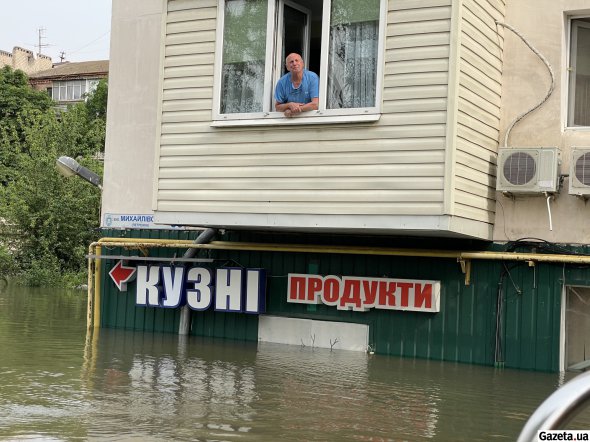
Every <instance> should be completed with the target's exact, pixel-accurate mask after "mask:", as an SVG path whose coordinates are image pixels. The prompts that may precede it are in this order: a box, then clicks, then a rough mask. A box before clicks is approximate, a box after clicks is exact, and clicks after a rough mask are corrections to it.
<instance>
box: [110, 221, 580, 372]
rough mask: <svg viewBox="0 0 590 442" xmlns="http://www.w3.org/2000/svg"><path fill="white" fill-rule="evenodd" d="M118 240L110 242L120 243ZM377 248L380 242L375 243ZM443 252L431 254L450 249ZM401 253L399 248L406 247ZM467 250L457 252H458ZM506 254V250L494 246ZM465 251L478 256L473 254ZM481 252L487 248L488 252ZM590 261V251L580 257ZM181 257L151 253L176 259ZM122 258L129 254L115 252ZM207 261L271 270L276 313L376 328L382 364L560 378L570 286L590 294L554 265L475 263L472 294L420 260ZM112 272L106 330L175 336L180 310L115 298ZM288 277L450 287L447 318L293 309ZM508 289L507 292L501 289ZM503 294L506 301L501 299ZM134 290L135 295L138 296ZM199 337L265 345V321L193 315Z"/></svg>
mask: <svg viewBox="0 0 590 442" xmlns="http://www.w3.org/2000/svg"><path fill="white" fill-rule="evenodd" d="M115 234H117V231H114V232H106V233H105V236H115ZM124 234H125V235H126V236H128V237H144V238H146V237H151V238H163V239H171V238H181V239H189V238H190V239H194V238H195V237H196V232H181V231H157V230H150V231H125V233H124ZM220 239H222V240H224V241H244V242H261V241H266V242H277V243H318V242H320V241H324V243H325V244H331V243H337V244H343V243H345V242H346V241H348V243H349V244H351V245H355V244H358V245H380V246H392V244H390V243H388V241H389V242H391V239H383V238H377V239H375V238H374V239H369V238H356V239H354V238H353V239H351V237H346V238H344V237H327V236H320V237H317V236H316V237H313V236H310V235H278V234H277V235H274V234H273V235H269V234H261V233H257V232H227V233H226V234H225V235H223V236H222V237H221V238H220ZM371 241H373V242H371ZM441 244H443V243H438V244H434V243H433V244H432V246H433V248H436V249H441V248H442V247H441ZM393 246H398V247H400V246H401V245H399V244H394V245H393ZM459 246H460V245H456V247H459ZM492 247H493V248H500V247H501V246H500V245H493V246H492ZM463 249H464V250H466V249H476V247H473V246H471V247H466V246H465V245H463ZM480 249H482V248H481V246H480ZM571 250H572V251H578V252H579V251H587V250H586V249H583V250H581V249H573V248H572V249H571ZM174 252H176V253H177V254H178V255H181V254H182V253H184V251H182V250H165V249H161V250H159V251H155V250H154V251H152V252H150V255H151V256H171V254H173V253H174ZM109 253H113V254H118V253H123V251H121V250H119V251H113V250H111V251H109ZM199 253H200V254H199V256H202V257H211V258H215V259H216V260H217V261H216V265H219V266H220V265H227V266H243V267H248V268H264V269H266V270H267V275H268V279H267V313H268V314H271V315H278V316H288V317H298V318H309V319H317V320H331V321H345V322H355V323H363V324H368V325H369V336H370V337H369V340H370V345H371V346H372V347H373V348H374V349H375V350H376V352H377V353H379V354H386V355H396V356H404V357H416V358H429V359H436V360H447V361H457V362H466V363H472V364H483V365H493V364H494V363H496V362H497V363H499V364H500V365H503V366H506V367H513V368H525V369H533V370H545V371H557V370H558V368H559V342H560V341H559V333H560V320H561V319H560V311H561V310H560V309H561V297H562V291H563V281H564V277H565V280H566V283H567V284H570V285H585V286H590V271H589V269H588V268H578V267H573V266H563V265H555V264H537V265H536V266H535V267H529V266H528V265H527V264H526V263H518V264H514V263H507V264H506V265H504V264H503V263H501V262H496V261H473V262H472V268H471V284H470V285H469V286H466V285H465V283H464V282H465V275H464V274H463V273H462V272H461V268H460V266H459V264H458V263H456V262H455V261H454V260H452V259H443V258H438V259H436V258H412V257H386V256H364V255H344V254H342V255H337V254H318V253H281V252H248V251H240V252H235V251H202V252H199ZM112 265H113V263H112V262H108V261H104V262H103V304H102V311H103V316H102V325H103V326H107V327H119V328H132V329H137V330H149V331H157V332H159V331H164V332H172V333H176V332H177V330H178V322H179V310H178V309H175V310H164V309H152V308H143V307H136V306H135V305H134V299H133V297H132V296H129V295H122V294H119V293H117V292H116V290H114V289H113V287H114V286H113V284H112V282H110V281H109V278H108V270H110V268H112ZM289 273H317V274H319V275H338V276H366V277H392V278H408V279H430V280H440V281H441V309H440V312H439V313H418V312H401V311H386V310H377V309H371V310H369V311H368V312H353V311H341V310H338V309H336V308H334V307H329V306H326V305H323V304H322V305H317V306H316V305H313V306H308V305H304V304H291V303H288V302H287V299H286V297H287V276H288V274H289ZM500 283H501V285H500ZM499 287H500V288H501V291H500V292H499V290H498V289H499ZM132 290H133V289H132V287H131V286H130V293H133V291H132ZM498 295H500V296H501V298H500V300H501V301H502V316H501V323H500V324H501V328H500V330H499V334H498V337H499V344H500V346H501V352H500V355H499V356H500V357H499V358H498V360H496V358H495V354H496V352H497V348H496V324H497V317H496V309H497V303H498ZM191 318H192V331H191V334H193V335H197V336H209V337H225V338H231V339H241V340H251V341H255V340H256V339H257V333H258V317H257V316H256V315H245V314H236V313H222V312H215V311H214V310H209V311H206V312H192V315H191Z"/></svg>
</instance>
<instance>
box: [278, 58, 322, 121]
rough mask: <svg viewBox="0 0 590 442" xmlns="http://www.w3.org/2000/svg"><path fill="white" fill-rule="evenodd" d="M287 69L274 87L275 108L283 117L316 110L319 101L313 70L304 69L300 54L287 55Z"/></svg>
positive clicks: (316, 80) (315, 76) (317, 81)
mask: <svg viewBox="0 0 590 442" xmlns="http://www.w3.org/2000/svg"><path fill="white" fill-rule="evenodd" d="M286 65H287V70H288V71H289V72H288V73H286V74H285V75H283V76H282V77H281V78H280V80H279V81H278V82H277V86H276V88H275V108H276V110H277V111H279V112H283V113H284V114H285V117H292V116H294V115H296V114H300V113H301V112H306V111H311V110H317V109H318V103H319V95H320V94H319V78H318V76H317V74H315V73H314V72H311V71H308V70H307V69H305V66H304V64H303V59H302V58H301V55H299V54H296V53H292V54H289V55H288V56H287V60H286Z"/></svg>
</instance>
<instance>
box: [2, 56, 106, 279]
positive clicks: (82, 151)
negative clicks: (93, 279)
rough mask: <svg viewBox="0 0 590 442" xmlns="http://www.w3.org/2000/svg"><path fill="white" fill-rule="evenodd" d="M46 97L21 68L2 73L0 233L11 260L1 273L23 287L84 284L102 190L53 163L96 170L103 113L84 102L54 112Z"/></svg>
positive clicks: (102, 145)
mask: <svg viewBox="0 0 590 442" xmlns="http://www.w3.org/2000/svg"><path fill="white" fill-rule="evenodd" d="M23 78H24V81H23ZM105 86H106V84H105ZM48 99H49V97H48V96H47V94H45V93H43V92H36V91H33V90H32V88H31V87H30V86H29V85H28V83H27V81H26V77H25V76H24V74H22V73H21V72H20V71H16V72H15V71H11V70H10V69H6V68H4V69H3V70H2V71H0V115H3V117H2V123H1V124H0V167H1V168H2V176H1V178H2V185H0V220H2V221H3V226H4V227H5V229H4V230H5V231H6V230H7V229H6V227H7V226H8V227H10V231H11V232H12V233H10V234H6V235H4V236H2V237H0V248H2V247H3V248H4V249H5V251H6V250H8V251H10V255H11V257H12V263H5V265H4V268H3V267H1V266H0V272H2V271H4V272H6V271H8V270H6V269H7V268H8V269H10V270H12V271H13V273H15V274H17V275H18V276H19V277H20V280H22V281H24V282H25V283H27V284H29V285H37V284H38V285H51V284H64V283H66V282H71V283H82V282H84V281H85V276H84V273H85V269H86V259H85V253H86V249H87V246H88V244H89V243H90V242H92V241H93V240H94V239H95V238H96V237H97V228H98V227H99V210H100V191H99V189H98V188H96V187H93V186H91V185H90V184H88V183H86V182H85V181H82V180H79V179H74V178H71V179H66V178H64V177H62V176H61V175H59V173H58V172H57V170H56V167H55V162H56V159H57V158H58V157H60V156H62V155H67V156H70V157H73V158H76V159H77V160H78V161H79V162H80V163H81V164H82V165H84V166H86V167H88V168H90V169H92V170H94V171H95V172H97V173H99V174H100V173H101V169H102V165H101V163H100V162H99V161H98V160H97V159H96V158H97V154H98V153H100V152H102V151H103V150H104V138H105V113H102V114H100V115H99V114H98V113H97V111H96V109H89V106H88V105H87V103H84V102H83V103H79V104H76V105H74V106H71V107H70V108H68V110H67V111H63V112H56V111H55V110H54V108H53V103H52V102H51V100H49V105H47V100H48ZM93 99H94V97H89V100H88V101H89V102H90V101H91V100H93ZM105 104H106V101H105ZM94 106H95V107H98V104H96V103H95V104H94ZM105 109H106V107H105ZM105 112H106V111H105ZM4 258H5V257H4ZM5 261H6V259H4V261H0V265H1V264H2V263H3V262H5Z"/></svg>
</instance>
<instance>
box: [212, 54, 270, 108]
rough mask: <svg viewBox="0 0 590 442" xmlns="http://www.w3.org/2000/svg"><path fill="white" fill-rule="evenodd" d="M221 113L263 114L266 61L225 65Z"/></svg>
mask: <svg viewBox="0 0 590 442" xmlns="http://www.w3.org/2000/svg"><path fill="white" fill-rule="evenodd" d="M222 75H223V82H222V92H221V96H222V100H221V113H222V114H233V113H245V112H262V100H263V97H264V60H262V61H251V62H244V63H233V64H224V65H223V73H222Z"/></svg>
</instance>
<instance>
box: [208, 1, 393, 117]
mask: <svg viewBox="0 0 590 442" xmlns="http://www.w3.org/2000/svg"><path fill="white" fill-rule="evenodd" d="M385 3H386V2H385V0H365V1H362V2H359V1H358V0H219V11H220V14H219V16H218V22H219V23H218V37H219V38H218V39H217V66H216V78H215V97H214V111H213V119H214V120H216V121H230V122H231V121H233V122H236V123H238V124H260V122H261V121H264V120H272V121H269V122H268V123H267V124H280V123H282V122H285V123H287V121H285V120H289V121H288V123H297V121H296V120H302V119H303V120H305V121H300V122H305V123H313V122H325V121H326V117H332V119H334V117H346V116H348V117H351V116H352V117H355V116H356V117H358V116H362V117H363V119H364V120H368V119H369V118H367V116H368V115H373V116H375V117H374V118H373V119H377V118H378V115H379V112H380V96H381V77H382V68H381V66H382V53H383V50H382V48H383V38H384V26H385V24H384V21H385V20H384V14H385ZM292 52H297V53H300V54H301V56H302V58H303V60H304V62H305V67H306V69H309V70H310V71H313V72H315V73H317V74H318V75H319V77H320V100H319V101H320V103H319V109H318V110H317V111H312V112H306V113H304V114H301V116H298V117H296V118H290V119H285V118H284V117H283V114H282V113H280V112H275V109H274V101H273V95H274V87H275V85H276V82H277V81H278V79H279V78H280V77H281V75H283V74H284V73H286V70H285V58H286V56H287V55H288V54H290V53H292ZM349 119H350V118H349ZM312 120H314V121H312ZM240 121H242V123H240ZM334 121H342V120H341V119H338V118H336V119H335V120H334ZM262 124H264V123H262Z"/></svg>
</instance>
